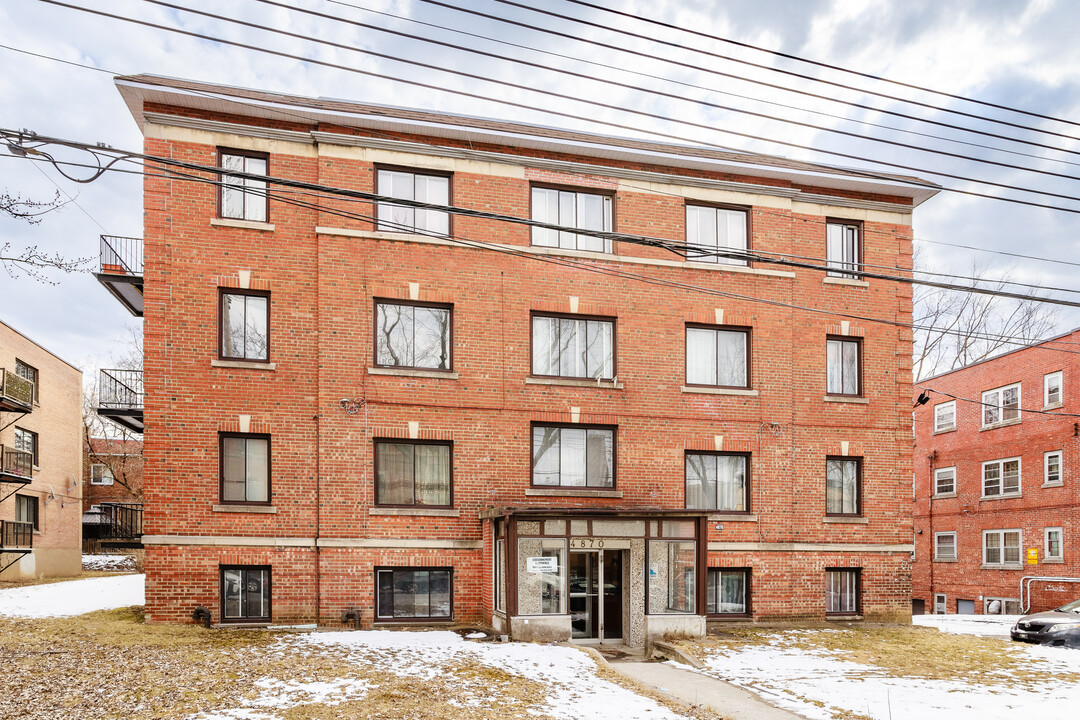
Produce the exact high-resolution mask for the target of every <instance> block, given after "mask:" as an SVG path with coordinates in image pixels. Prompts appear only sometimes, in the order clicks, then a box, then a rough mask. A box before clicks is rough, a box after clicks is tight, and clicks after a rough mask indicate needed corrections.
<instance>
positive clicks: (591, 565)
mask: <svg viewBox="0 0 1080 720" xmlns="http://www.w3.org/2000/svg"><path fill="white" fill-rule="evenodd" d="M622 556H623V551H622V550H585V551H572V552H571V553H570V577H569V580H570V625H571V628H572V631H573V632H572V637H573V638H574V639H575V640H583V641H588V640H599V641H600V642H610V641H613V640H621V639H622V636H623V627H622V618H623V594H622V586H623V571H622Z"/></svg>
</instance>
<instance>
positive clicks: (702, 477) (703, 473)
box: [686, 453, 747, 512]
mask: <svg viewBox="0 0 1080 720" xmlns="http://www.w3.org/2000/svg"><path fill="white" fill-rule="evenodd" d="M746 461H747V458H746V456H745V455H718V454H715V453H686V507H687V508H692V509H695V510H722V511H727V512H744V511H745V510H747V502H746V500H747V498H746V496H747V492H746Z"/></svg>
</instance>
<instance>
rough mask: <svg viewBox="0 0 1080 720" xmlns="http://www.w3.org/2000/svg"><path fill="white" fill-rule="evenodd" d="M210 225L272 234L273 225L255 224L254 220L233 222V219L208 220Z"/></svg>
mask: <svg viewBox="0 0 1080 720" xmlns="http://www.w3.org/2000/svg"><path fill="white" fill-rule="evenodd" d="M210 224H211V225H213V226H214V227H227V228H240V229H242V230H262V231H263V232H273V231H274V225H273V223H265V222H256V221H254V220H235V219H233V218H210Z"/></svg>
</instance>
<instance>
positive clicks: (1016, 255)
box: [916, 238, 1080, 267]
mask: <svg viewBox="0 0 1080 720" xmlns="http://www.w3.org/2000/svg"><path fill="white" fill-rule="evenodd" d="M916 240H918V241H919V242H925V243H932V244H934V245H945V246H948V247H955V248H963V249H964V250H978V251H979V252H984V253H990V254H993V255H1006V256H1008V257H1014V258H1021V259H1023V260H1037V261H1039V262H1045V263H1054V264H1057V265H1072V266H1074V267H1080V262H1072V261H1070V260H1062V259H1060V258H1045V257H1039V256H1037V255H1024V254H1023V253H1011V252H1006V251H1005V250H990V249H988V248H981V247H976V246H974V245H961V244H959V243H951V242H944V241H942V240H928V239H926V238H916Z"/></svg>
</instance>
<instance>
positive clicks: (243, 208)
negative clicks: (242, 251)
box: [218, 150, 269, 222]
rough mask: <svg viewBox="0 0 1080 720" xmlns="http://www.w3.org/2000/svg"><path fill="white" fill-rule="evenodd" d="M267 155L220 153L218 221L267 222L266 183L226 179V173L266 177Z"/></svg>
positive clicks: (235, 151)
mask: <svg viewBox="0 0 1080 720" xmlns="http://www.w3.org/2000/svg"><path fill="white" fill-rule="evenodd" d="M268 162H269V155H266V154H265V153H249V152H242V151H238V150H220V151H219V158H218V164H219V166H220V167H221V169H222V170H224V171H225V172H223V173H222V174H221V182H222V185H221V199H220V202H221V207H220V212H221V217H223V218H233V219H235V220H251V221H253V222H266V221H267V217H268V215H267V212H266V205H267V198H266V181H265V180H252V179H250V178H240V177H236V176H235V175H229V172H230V171H232V172H239V173H249V174H251V175H267V174H268V173H267V164H268Z"/></svg>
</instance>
